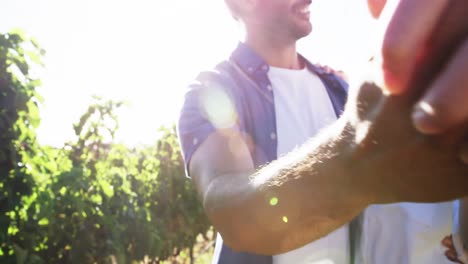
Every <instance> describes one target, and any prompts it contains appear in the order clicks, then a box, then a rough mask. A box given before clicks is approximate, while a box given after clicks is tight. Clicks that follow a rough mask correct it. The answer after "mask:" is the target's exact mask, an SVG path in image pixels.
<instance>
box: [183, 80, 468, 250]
mask: <svg viewBox="0 0 468 264" xmlns="http://www.w3.org/2000/svg"><path fill="white" fill-rule="evenodd" d="M413 103H414V100H413V101H411V100H409V99H408V98H406V97H401V96H385V95H383V94H382V92H381V89H380V88H379V87H377V86H375V85H373V84H372V83H365V84H363V85H362V86H361V87H359V88H358V89H356V90H354V92H352V95H351V96H350V101H349V102H348V105H347V107H346V110H345V113H344V115H343V116H342V117H341V118H340V120H339V121H337V122H336V123H335V124H334V125H333V126H331V127H329V128H328V129H326V130H324V131H323V133H321V135H320V136H318V137H316V138H314V139H311V141H310V142H308V143H306V144H304V145H303V146H302V147H300V148H299V149H298V150H296V151H294V152H291V153H290V154H288V155H286V156H284V157H282V158H280V159H278V160H277V161H275V162H273V163H271V164H268V165H266V166H265V167H263V168H262V169H260V170H258V171H255V169H254V166H253V162H252V160H251V158H250V153H249V150H248V147H247V145H246V144H245V143H244V139H243V138H242V137H241V136H240V135H239V134H238V133H237V132H236V131H234V130H224V131H218V132H215V133H213V134H212V135H210V136H209V137H208V138H207V139H206V140H205V141H204V142H203V143H202V144H201V146H199V148H198V149H197V150H196V151H195V153H194V155H193V156H192V159H191V162H190V166H189V167H190V172H191V175H192V177H193V180H194V182H195V184H196V186H197V189H198V191H199V193H200V195H201V197H202V198H203V203H204V207H205V210H206V212H207V214H208V216H209V218H210V219H211V221H212V222H213V224H214V226H215V227H216V229H217V230H219V231H220V233H221V235H222V236H223V238H224V239H225V241H226V243H227V244H228V245H229V246H230V247H232V248H233V249H234V250H238V251H248V252H253V253H259V254H267V255H274V254H278V253H282V252H286V251H289V250H292V249H295V248H298V247H300V246H303V245H305V244H307V243H310V242H311V241H313V240H316V239H318V238H320V237H322V236H324V235H326V234H328V233H330V232H331V231H333V230H335V229H337V228H338V227H340V226H342V225H344V224H346V223H348V222H349V221H350V220H351V219H352V218H353V217H355V216H356V215H357V214H359V213H360V212H361V211H362V210H363V209H364V208H365V207H366V206H367V205H369V204H372V203H391V202H402V201H413V202H436V201H445V200H450V199H454V198H457V197H461V196H464V195H466V194H467V193H468V177H466V175H467V173H468V169H467V167H465V166H464V165H463V164H461V162H459V161H458V159H457V158H456V152H457V146H458V145H459V144H460V142H461V141H462V140H463V135H464V133H465V132H466V129H464V128H458V129H457V131H456V132H449V133H446V134H444V135H443V136H438V137H427V136H423V135H421V134H420V133H418V132H417V131H416V130H415V129H414V128H413V126H412V123H411V119H410V112H411V109H412V105H413Z"/></svg>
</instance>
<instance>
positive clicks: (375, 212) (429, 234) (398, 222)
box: [357, 202, 453, 264]
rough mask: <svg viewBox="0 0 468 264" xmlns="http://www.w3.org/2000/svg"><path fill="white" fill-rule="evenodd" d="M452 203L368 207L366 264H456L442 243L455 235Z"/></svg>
mask: <svg viewBox="0 0 468 264" xmlns="http://www.w3.org/2000/svg"><path fill="white" fill-rule="evenodd" d="M452 208H453V203H452V202H446V203H432V204H427V203H426V204H421V203H420V204H418V203H398V204H388V205H372V206H369V207H368V208H367V209H366V210H365V212H364V217H363V236H362V240H361V250H360V253H361V254H362V255H361V256H360V257H361V259H360V261H358V262H357V263H363V264H375V263H378V264H395V263H399V264H421V263H424V264H453V262H451V261H449V260H448V259H447V257H445V254H444V252H445V250H446V249H445V247H444V246H442V245H441V241H442V239H443V238H444V237H445V236H447V235H450V234H451V232H452V212H453V209H452Z"/></svg>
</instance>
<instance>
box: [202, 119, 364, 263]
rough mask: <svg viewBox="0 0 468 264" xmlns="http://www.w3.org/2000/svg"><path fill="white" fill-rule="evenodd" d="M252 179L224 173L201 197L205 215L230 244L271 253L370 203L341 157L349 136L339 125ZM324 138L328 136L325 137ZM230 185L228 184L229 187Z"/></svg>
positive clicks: (304, 241)
mask: <svg viewBox="0 0 468 264" xmlns="http://www.w3.org/2000/svg"><path fill="white" fill-rule="evenodd" d="M327 131H329V132H335V131H339V133H335V135H331V133H327V134H323V136H321V137H317V138H315V139H314V140H313V141H311V142H308V143H306V144H305V145H303V146H302V147H301V148H299V149H298V150H296V151H294V152H292V153H290V154H288V155H286V156H284V157H282V158H280V159H278V160H277V161H275V162H273V163H271V164H269V165H268V166H265V167H264V168H262V169H261V170H259V171H258V172H255V173H252V172H246V173H245V174H253V175H252V176H251V177H250V179H249V177H247V176H246V175H245V174H244V175H224V176H220V177H218V179H216V180H214V181H213V182H212V183H211V185H210V187H209V188H208V191H207V192H206V193H205V197H204V203H205V208H206V209H207V213H208V215H209V217H210V218H211V220H212V221H213V223H214V224H215V226H216V227H217V229H218V230H219V231H220V232H221V234H222V235H223V238H224V240H225V241H226V243H227V244H228V245H230V246H231V247H233V248H234V249H235V250H239V251H249V252H254V253H260V254H267V255H273V254H278V253H282V252H286V251H289V250H292V249H295V248H298V247H300V246H303V245H305V244H307V243H310V242H312V241H313V240H316V239H318V238H320V237H322V236H324V235H326V234H328V233H330V232H332V231H334V230H335V229H337V228H339V227H340V226H342V225H344V224H345V223H348V222H349V221H350V220H351V219H352V218H354V217H355V216H356V215H357V214H359V213H360V212H361V211H362V210H363V209H364V208H365V206H366V205H368V204H369V203H370V201H371V199H370V198H369V197H365V196H364V193H365V192H364V191H362V190H363V189H364V188H365V187H364V186H363V185H361V184H358V183H359V181H357V180H355V179H354V175H351V170H350V168H348V166H347V165H346V162H345V160H346V159H345V158H343V155H346V154H345V153H346V150H345V148H346V147H347V146H349V143H348V141H349V137H348V135H345V134H346V133H345V131H344V128H343V127H342V126H340V125H339V124H338V123H337V124H336V126H335V127H333V128H329V130H327ZM325 135H326V136H325ZM227 182H229V184H227Z"/></svg>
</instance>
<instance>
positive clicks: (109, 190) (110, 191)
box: [100, 181, 114, 198]
mask: <svg viewBox="0 0 468 264" xmlns="http://www.w3.org/2000/svg"><path fill="white" fill-rule="evenodd" d="M100 184H101V189H102V191H103V192H104V194H105V195H106V196H107V197H109V198H110V197H112V196H114V186H112V185H111V184H109V183H108V182H106V181H100Z"/></svg>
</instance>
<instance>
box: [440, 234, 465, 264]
mask: <svg viewBox="0 0 468 264" xmlns="http://www.w3.org/2000/svg"><path fill="white" fill-rule="evenodd" d="M442 245H443V246H445V247H447V250H446V251H445V256H446V257H447V258H448V259H449V260H450V261H453V262H455V263H460V264H463V262H461V261H460V260H459V259H458V255H457V252H456V250H455V246H454V245H453V239H452V235H449V236H446V237H444V239H443V240H442Z"/></svg>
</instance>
